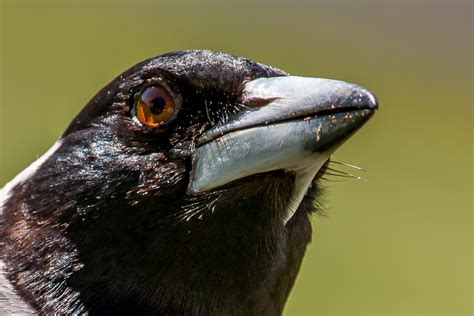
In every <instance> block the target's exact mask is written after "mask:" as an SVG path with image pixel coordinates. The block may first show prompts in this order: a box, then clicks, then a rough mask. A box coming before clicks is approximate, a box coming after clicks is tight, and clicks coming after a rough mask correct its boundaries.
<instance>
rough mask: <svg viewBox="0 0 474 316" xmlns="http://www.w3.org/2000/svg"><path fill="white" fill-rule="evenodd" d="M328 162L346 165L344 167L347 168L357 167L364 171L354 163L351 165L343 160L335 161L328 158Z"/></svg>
mask: <svg viewBox="0 0 474 316" xmlns="http://www.w3.org/2000/svg"><path fill="white" fill-rule="evenodd" d="M329 163H334V164H338V165H342V166H346V167H349V168H354V169H357V170H362V171H366V170H365V169H364V168H361V167H358V166H356V165H351V164H348V163H345V162H340V161H336V160H329Z"/></svg>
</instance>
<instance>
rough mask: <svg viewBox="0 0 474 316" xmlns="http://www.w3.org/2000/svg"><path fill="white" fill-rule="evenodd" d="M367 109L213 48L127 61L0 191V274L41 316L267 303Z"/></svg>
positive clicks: (244, 308)
mask: <svg viewBox="0 0 474 316" xmlns="http://www.w3.org/2000/svg"><path fill="white" fill-rule="evenodd" d="M376 107H377V101H376V99H375V97H374V96H373V95H372V94H371V93H370V92H368V91H367V90H366V89H364V88H362V87H359V86H357V85H355V84H350V83H346V82H342V81H336V80H329V79H318V78H304V77H294V76H289V75H288V74H287V73H285V72H283V71H281V70H279V69H276V68H272V67H269V66H265V65H263V64H260V63H257V62H254V61H251V60H249V59H246V58H241V57H234V56H230V55H226V54H222V53H216V52H210V51H182V52H175V53H170V54H166V55H162V56H158V57H155V58H152V59H149V60H146V61H144V62H141V63H139V64H137V65H135V66H133V67H132V68H130V69H129V70H127V71H125V72H124V73H123V74H121V75H120V76H118V77H117V78H116V79H114V80H113V81H112V82H111V83H110V84H108V85H107V86H105V87H104V88H103V89H102V90H100V91H99V92H98V93H97V95H96V96H94V97H93V98H92V100H91V101H90V102H89V103H88V104H87V105H86V106H85V108H84V109H83V110H82V111H81V112H80V113H79V114H78V115H77V117H76V118H75V119H74V120H73V121H72V123H71V124H70V126H69V127H68V128H67V129H66V131H65V132H64V134H63V135H62V136H61V138H60V139H59V140H58V142H57V143H56V144H55V145H54V146H53V148H52V149H51V150H50V151H49V152H48V154H46V155H45V156H44V157H43V158H42V159H41V160H40V161H38V162H37V163H35V164H34V165H33V166H31V167H30V168H29V169H27V171H25V172H24V173H22V174H20V176H19V177H18V178H17V179H15V180H14V181H12V182H11V183H10V184H8V185H7V186H6V187H5V188H4V189H3V191H2V196H3V197H2V200H3V206H2V208H3V214H1V216H2V221H1V222H0V233H1V237H2V241H3V243H2V245H1V246H0V248H1V249H2V257H3V259H4V260H5V261H6V262H7V265H8V266H9V275H10V279H11V280H13V281H14V283H15V284H16V285H17V287H18V289H19V290H20V291H21V292H22V293H25V296H26V297H27V300H28V301H29V302H30V304H32V305H33V306H35V307H36V308H37V309H38V310H41V311H42V312H46V313H48V312H56V311H62V312H68V313H70V312H85V311H89V312H97V313H100V312H107V311H129V312H132V311H142V312H146V313H153V312H156V313H166V314H175V313H180V312H183V313H186V312H191V313H196V314H199V313H201V312H202V313H204V314H205V313H211V314H247V313H250V314H275V313H280V312H281V310H282V308H283V306H284V303H285V301H286V298H287V296H288V294H289V291H290V289H291V287H292V285H293V282H294V280H295V277H296V274H297V272H298V269H299V267H300V264H301V261H302V258H303V255H304V252H305V248H306V245H307V244H308V242H309V241H310V238H311V225H310V222H309V215H310V213H312V212H314V211H315V210H316V206H315V203H316V202H317V200H318V198H319V197H320V186H319V185H318V181H317V180H318V178H319V177H320V174H321V172H322V171H321V170H323V169H324V168H322V167H323V165H324V164H325V163H326V162H327V161H328V159H329V157H330V155H331V154H332V153H333V152H334V151H335V150H336V149H337V147H338V146H340V145H341V144H342V143H343V142H344V141H345V140H346V139H347V138H349V136H350V135H352V134H353V133H354V132H355V131H356V130H357V129H358V128H359V127H361V126H362V125H363V124H364V123H365V122H366V121H367V119H368V118H369V117H370V116H371V115H372V114H373V113H374V110H375V109H376ZM31 293H35V294H31Z"/></svg>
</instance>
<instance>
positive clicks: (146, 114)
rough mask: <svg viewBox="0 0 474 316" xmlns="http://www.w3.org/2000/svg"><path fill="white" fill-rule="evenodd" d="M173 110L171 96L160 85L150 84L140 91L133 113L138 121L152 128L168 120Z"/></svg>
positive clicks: (174, 108) (173, 104)
mask: <svg viewBox="0 0 474 316" xmlns="http://www.w3.org/2000/svg"><path fill="white" fill-rule="evenodd" d="M175 110H176V104H175V102H174V99H173V96H172V95H171V94H170V93H169V92H168V91H167V90H166V89H165V88H164V87H162V86H151V87H148V88H146V89H145V90H143V91H142V92H141V94H140V97H139V98H138V100H137V104H136V110H135V115H136V116H137V119H138V120H139V121H140V123H142V124H143V125H145V126H148V127H153V128H154V127H158V126H160V125H162V124H163V123H165V122H166V121H168V120H169V119H170V118H171V117H172V116H173V113H174V112H175Z"/></svg>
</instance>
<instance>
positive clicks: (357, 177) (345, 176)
mask: <svg viewBox="0 0 474 316" xmlns="http://www.w3.org/2000/svg"><path fill="white" fill-rule="evenodd" d="M325 174H327V175H329V176H334V177H340V178H348V179H356V180H362V181H367V179H364V178H362V177H359V176H354V175H346V174H340V173H331V172H326V173H325Z"/></svg>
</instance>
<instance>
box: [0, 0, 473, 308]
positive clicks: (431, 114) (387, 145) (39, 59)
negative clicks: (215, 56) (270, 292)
mask: <svg viewBox="0 0 474 316" xmlns="http://www.w3.org/2000/svg"><path fill="white" fill-rule="evenodd" d="M472 9H473V8H472V2H470V1H464V2H460V1H448V0H446V1H445V2H439V1H438V2H437V3H433V2H429V1H423V2H419V1H404V2H395V1H394V2H388V1H370V2H367V1H365V2H355V1H349V0H346V1H337V2H330V1H325V2H316V1H313V2H311V1H287V2H276V1H272V2H270V1H268V2H266V1H257V2H255V1H253V2H248V1H239V2H237V1H234V2H230V1H220V2H217V1H213V2H212V1H204V2H199V3H197V2H183V1H173V2H171V1H169V2H151V1H122V2H120V1H119V2H112V1H81V2H79V1H67V2H66V1H63V2H61V1H5V0H3V1H1V41H0V43H1V63H0V66H1V107H0V108H1V112H0V113H1V121H0V122H1V128H0V132H1V138H0V141H1V142H0V150H1V169H0V186H2V185H3V184H4V183H6V182H7V181H8V180H9V179H11V178H12V177H13V176H14V175H15V174H17V173H18V172H19V171H20V170H22V169H23V168H25V167H26V166H27V165H28V164H29V163H30V162H31V161H33V160H34V159H35V158H36V157H38V155H40V154H42V153H43V152H44V151H45V150H46V149H47V148H49V146H50V145H51V144H53V142H54V141H55V140H56V139H57V137H58V136H59V135H60V134H61V132H62V131H63V130H64V128H65V127H66V126H67V125H68V123H69V121H70V120H71V119H72V118H73V117H74V115H75V114H76V113H77V112H78V111H79V110H80V109H81V108H82V106H83V105H84V104H85V103H86V102H87V101H88V100H89V98H90V97H92V96H93V94H94V93H95V92H96V91H97V90H98V89H99V88H101V87H102V86H103V85H104V84H106V83H107V82H108V81H109V80H111V79H112V78H113V77H114V76H116V75H117V74H119V73H120V72H122V71H123V70H124V69H126V68H128V67H129V66H131V65H132V64H134V63H136V62H138V61H140V60H142V59H145V58H148V57H150V56H154V55H159V54H162V53H165V52H168V51H174V50H181V49H190V48H199V49H213V50H220V51H225V52H228V53H231V54H235V55H243V56H246V57H249V58H252V59H255V60H257V61H260V62H263V63H266V64H269V65H273V66H276V67H279V68H282V69H284V70H286V71H288V72H290V73H292V74H295V75H296V74H297V75H305V76H319V77H328V78H334V79H342V80H346V81H351V82H356V83H359V84H361V85H363V86H365V87H367V88H369V89H370V90H372V91H373V92H375V94H376V95H377V96H378V98H379V100H380V104H381V109H380V111H378V113H377V114H376V115H375V117H374V118H373V119H372V120H371V121H370V122H369V123H368V124H367V125H366V126H365V127H364V128H363V129H362V130H361V131H360V132H359V133H358V134H356V135H355V136H354V137H353V138H352V139H351V140H350V141H349V142H348V143H347V144H346V145H345V146H343V147H342V148H341V149H340V150H339V151H338V152H337V153H336V154H335V156H334V158H335V159H336V160H339V161H344V162H349V163H354V164H357V165H359V166H362V167H364V168H365V169H367V170H368V171H367V172H358V174H359V175H362V176H364V177H365V178H367V179H368V180H369V181H368V182H363V181H354V180H348V181H344V182H341V183H328V187H329V190H328V191H329V192H328V194H327V196H326V200H327V201H326V207H327V212H328V215H327V216H326V217H318V218H315V219H314V226H315V234H314V238H313V243H312V244H311V245H310V247H309V249H308V252H307V255H306V257H305V261H304V264H303V268H302V271H301V273H300V274H299V277H298V280H297V282H296V285H295V288H294V290H293V292H292V294H291V297H290V300H289V302H288V305H287V307H286V310H285V315H470V314H472V312H473V309H472V308H473V307H472V301H473V294H472V284H473V274H472V273H473V270H472V268H473V262H472V250H473V239H472V226H473V221H472V203H473V200H472V179H473V164H472V144H473V143H472V135H473V133H472V122H473V111H472V110H473V102H472V91H473V84H472V72H473V63H472V56H473V50H472V47H473V46H472V45H473V37H472ZM229 282H231V280H229Z"/></svg>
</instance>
